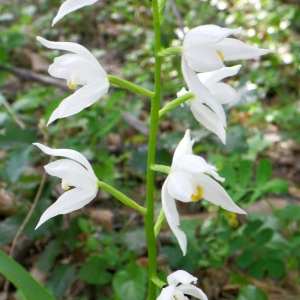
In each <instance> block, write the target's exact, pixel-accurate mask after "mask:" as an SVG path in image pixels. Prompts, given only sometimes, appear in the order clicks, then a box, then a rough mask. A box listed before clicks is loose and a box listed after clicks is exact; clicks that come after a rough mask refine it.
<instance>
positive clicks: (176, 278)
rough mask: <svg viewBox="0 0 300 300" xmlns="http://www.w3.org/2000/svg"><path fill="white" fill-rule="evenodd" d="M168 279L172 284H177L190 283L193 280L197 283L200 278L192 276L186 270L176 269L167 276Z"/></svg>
mask: <svg viewBox="0 0 300 300" xmlns="http://www.w3.org/2000/svg"><path fill="white" fill-rule="evenodd" d="M167 281H168V284H169V285H171V284H174V285H177V284H178V283H182V284H189V283H191V282H194V284H196V283H197V281H198V278H196V277H194V276H192V275H191V274H189V273H188V272H186V271H183V270H178V271H175V272H174V273H172V274H170V275H169V276H168V277H167ZM177 288H178V287H177Z"/></svg>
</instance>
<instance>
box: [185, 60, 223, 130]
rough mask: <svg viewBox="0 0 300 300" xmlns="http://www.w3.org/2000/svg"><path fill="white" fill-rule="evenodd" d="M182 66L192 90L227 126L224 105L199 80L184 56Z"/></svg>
mask: <svg viewBox="0 0 300 300" xmlns="http://www.w3.org/2000/svg"><path fill="white" fill-rule="evenodd" d="M181 68H182V73H183V76H184V79H185V81H186V83H187V85H188V87H189V89H190V90H191V92H192V93H194V94H195V95H196V96H197V98H199V100H200V101H201V102H203V103H206V104H207V105H208V106H209V107H210V108H211V109H212V110H213V111H214V112H215V114H216V115H217V116H218V118H219V119H220V121H221V122H222V124H223V126H224V127H225V126H226V115H225V112H224V109H223V107H222V105H221V104H220V103H219V102H218V101H216V100H215V98H214V97H213V96H212V94H211V93H210V92H209V90H208V88H207V87H206V86H205V85H204V84H203V83H202V82H201V81H200V80H199V78H198V77H197V75H196V73H195V72H194V71H193V70H192V69H191V68H190V67H189V66H188V64H187V62H186V60H185V58H184V57H183V58H182V66H181Z"/></svg>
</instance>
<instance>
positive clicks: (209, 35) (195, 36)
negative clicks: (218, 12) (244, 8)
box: [183, 25, 242, 45]
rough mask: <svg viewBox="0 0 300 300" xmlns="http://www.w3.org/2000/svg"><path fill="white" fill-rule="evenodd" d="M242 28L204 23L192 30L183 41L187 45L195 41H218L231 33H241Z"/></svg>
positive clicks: (208, 42)
mask: <svg viewBox="0 0 300 300" xmlns="http://www.w3.org/2000/svg"><path fill="white" fill-rule="evenodd" d="M241 31H242V28H241V27H240V28H236V29H230V28H222V27H219V26H217V25H202V26H198V27H195V28H193V29H192V30H190V31H189V32H188V33H187V34H186V36H185V38H184V41H183V44H185V45H191V44H194V43H195V42H200V43H202V44H210V43H217V42H219V41H221V40H223V39H224V38H226V37H228V36H229V35H231V34H239V33H240V32H241Z"/></svg>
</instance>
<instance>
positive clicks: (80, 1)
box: [52, 0, 98, 26]
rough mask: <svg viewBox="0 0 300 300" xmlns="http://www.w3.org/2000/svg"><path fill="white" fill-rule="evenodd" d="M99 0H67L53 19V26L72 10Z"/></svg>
mask: <svg viewBox="0 0 300 300" xmlns="http://www.w3.org/2000/svg"><path fill="white" fill-rule="evenodd" d="M97 1H98V0H67V1H66V2H64V3H63V4H62V5H61V7H60V8H59V10H58V13H57V15H56V17H55V18H54V19H53V22H52V26H53V25H54V24H55V23H57V22H58V21H59V20H60V19H61V18H63V17H64V16H65V15H67V14H69V13H71V12H72V11H74V10H77V9H79V8H81V7H83V6H86V5H92V4H94V3H95V2H97Z"/></svg>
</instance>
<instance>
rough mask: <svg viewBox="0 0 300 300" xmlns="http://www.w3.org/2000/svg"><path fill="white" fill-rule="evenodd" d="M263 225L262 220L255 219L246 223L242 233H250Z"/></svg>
mask: <svg viewBox="0 0 300 300" xmlns="http://www.w3.org/2000/svg"><path fill="white" fill-rule="evenodd" d="M262 225H263V222H262V221H261V220H255V221H252V222H250V223H249V224H247V225H246V227H245V229H244V231H243V233H244V234H251V233H254V232H257V230H258V229H259V228H260V227H261V226H262Z"/></svg>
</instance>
